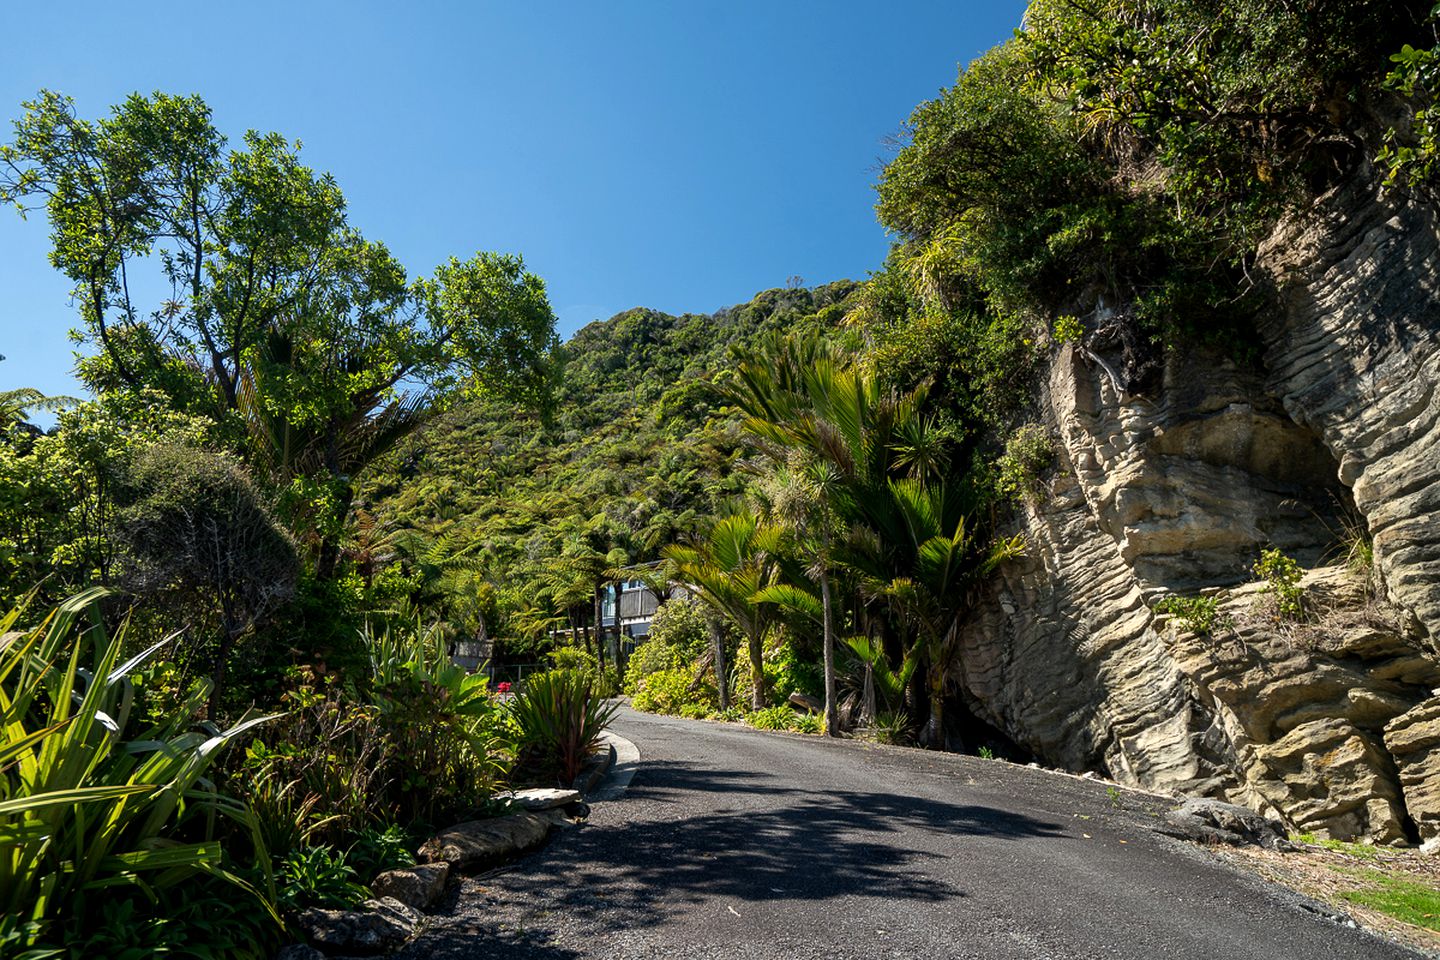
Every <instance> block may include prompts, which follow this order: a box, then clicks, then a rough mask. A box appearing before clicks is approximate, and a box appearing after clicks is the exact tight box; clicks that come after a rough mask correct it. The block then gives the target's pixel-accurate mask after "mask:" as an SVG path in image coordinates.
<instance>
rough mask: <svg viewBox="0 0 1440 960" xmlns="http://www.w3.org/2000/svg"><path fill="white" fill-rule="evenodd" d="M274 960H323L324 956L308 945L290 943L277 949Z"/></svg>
mask: <svg viewBox="0 0 1440 960" xmlns="http://www.w3.org/2000/svg"><path fill="white" fill-rule="evenodd" d="M275 960H325V954H323V953H321V952H320V951H319V950H316V949H315V948H314V947H312V946H310V944H308V943H291V944H287V945H286V946H283V947H281V948H280V949H279V951H278V952H277V953H276V954H275Z"/></svg>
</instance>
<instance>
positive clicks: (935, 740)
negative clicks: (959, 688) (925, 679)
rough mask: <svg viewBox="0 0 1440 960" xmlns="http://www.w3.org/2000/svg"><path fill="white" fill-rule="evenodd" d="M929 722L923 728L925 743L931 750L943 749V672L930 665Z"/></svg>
mask: <svg viewBox="0 0 1440 960" xmlns="http://www.w3.org/2000/svg"><path fill="white" fill-rule="evenodd" d="M929 672H930V722H929V723H928V724H926V726H925V742H926V746H928V747H929V748H930V749H931V750H944V749H945V672H944V671H943V670H941V669H940V668H939V667H938V666H937V665H935V664H933V663H932V664H930V670H929Z"/></svg>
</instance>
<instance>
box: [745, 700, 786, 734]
mask: <svg viewBox="0 0 1440 960" xmlns="http://www.w3.org/2000/svg"><path fill="white" fill-rule="evenodd" d="M798 717H799V714H797V713H796V712H795V711H794V710H792V709H791V708H790V707H785V706H780V707H767V708H765V709H764V710H756V711H755V712H754V713H752V714H750V715H749V716H747V717H746V718H745V722H746V723H748V724H750V726H752V727H754V728H755V729H756V730H793V729H795V723H796V720H797V719H798Z"/></svg>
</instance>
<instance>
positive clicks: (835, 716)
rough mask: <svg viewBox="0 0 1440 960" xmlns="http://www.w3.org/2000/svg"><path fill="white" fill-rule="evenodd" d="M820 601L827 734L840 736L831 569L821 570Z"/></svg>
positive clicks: (828, 735)
mask: <svg viewBox="0 0 1440 960" xmlns="http://www.w3.org/2000/svg"><path fill="white" fill-rule="evenodd" d="M820 602H821V606H822V607H823V608H824V615H825V624H824V634H825V735H826V736H827V737H838V736H840V716H839V712H838V711H837V709H836V704H835V618H834V614H833V612H832V611H831V609H830V571H829V569H827V568H824V567H822V568H821V570H820Z"/></svg>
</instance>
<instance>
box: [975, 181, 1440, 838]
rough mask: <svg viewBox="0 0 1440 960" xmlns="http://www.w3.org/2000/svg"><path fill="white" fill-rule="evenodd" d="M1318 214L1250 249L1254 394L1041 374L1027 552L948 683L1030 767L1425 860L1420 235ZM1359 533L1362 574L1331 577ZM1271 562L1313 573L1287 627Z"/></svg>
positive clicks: (1065, 364)
mask: <svg viewBox="0 0 1440 960" xmlns="http://www.w3.org/2000/svg"><path fill="white" fill-rule="evenodd" d="M1319 210H1320V213H1321V215H1320V216H1318V217H1316V218H1313V219H1310V220H1308V221H1307V222H1306V224H1305V225H1304V226H1303V227H1293V228H1288V229H1286V230H1283V231H1280V232H1277V234H1276V235H1275V237H1274V238H1272V240H1271V242H1270V243H1269V244H1268V245H1267V247H1266V248H1265V250H1264V251H1263V261H1264V263H1265V264H1266V265H1267V269H1268V270H1269V273H1270V275H1271V276H1272V277H1274V278H1275V279H1276V282H1277V283H1278V284H1279V285H1280V288H1281V290H1282V303H1283V309H1282V310H1280V311H1279V312H1278V313H1277V314H1276V315H1275V316H1274V317H1273V318H1271V319H1270V320H1268V321H1267V325H1266V326H1265V328H1264V329H1263V330H1262V336H1263V339H1264V344H1265V353H1264V360H1263V364H1262V365H1261V366H1262V369H1260V370H1257V371H1249V370H1246V369H1242V368H1240V367H1237V366H1236V365H1235V364H1232V363H1230V362H1228V361H1226V360H1225V359H1224V358H1223V357H1221V356H1218V355H1202V354H1192V355H1186V356H1176V355H1174V353H1175V352H1174V351H1172V352H1171V353H1172V355H1171V356H1170V357H1169V359H1168V360H1167V363H1166V367H1165V369H1164V371H1163V373H1162V376H1161V378H1160V379H1161V382H1160V384H1159V386H1158V387H1156V388H1154V389H1151V390H1149V391H1147V395H1146V396H1132V395H1130V394H1128V393H1126V392H1125V391H1124V389H1123V386H1122V385H1121V384H1120V383H1118V382H1117V378H1115V377H1114V376H1113V375H1112V373H1111V371H1112V370H1113V369H1114V367H1113V364H1110V363H1107V362H1106V360H1105V358H1104V357H1097V356H1095V355H1093V354H1089V353H1088V352H1087V351H1086V350H1084V348H1079V347H1075V346H1070V347H1066V348H1064V349H1063V350H1062V351H1061V352H1060V354H1059V355H1058V357H1057V358H1056V359H1055V360H1054V362H1053V363H1052V364H1051V367H1050V370H1049V373H1048V382H1047V383H1046V384H1045V389H1044V390H1043V396H1044V400H1043V403H1042V406H1043V407H1044V413H1045V416H1046V419H1047V420H1048V421H1049V422H1050V424H1051V426H1052V428H1053V429H1054V430H1055V433H1056V435H1057V437H1058V439H1059V444H1058V447H1059V449H1058V456H1057V464H1056V470H1055V472H1054V477H1053V480H1052V481H1051V484H1050V489H1049V490H1048V491H1047V495H1046V496H1045V497H1044V498H1043V502H1041V503H1038V504H1036V505H1033V506H1031V507H1029V508H1027V509H1026V511H1025V512H1024V516H1023V518H1022V519H1021V520H1020V523H1021V526H1022V528H1023V531H1024V533H1025V535H1026V538H1027V540H1028V543H1029V555H1028V557H1027V559H1026V560H1025V561H1024V562H1022V563H1018V564H1014V565H1012V566H1011V567H1010V568H1009V569H1007V570H1006V571H1004V573H1003V574H1002V575H1001V576H999V577H997V578H996V580H995V582H994V583H993V584H992V585H991V588H990V590H991V595H990V596H989V597H988V598H987V600H986V602H984V603H982V604H981V605H980V608H979V610H978V612H977V615H976V616H975V617H974V619H973V620H972V622H971V623H970V624H969V625H968V628H967V629H966V631H965V634H964V638H963V645H964V651H963V654H964V655H963V657H962V659H961V662H962V664H963V666H962V668H961V673H960V675H958V676H957V677H956V678H955V679H956V682H957V686H958V688H959V689H960V691H961V694H962V696H963V697H964V699H965V700H966V702H967V704H968V705H969V706H970V708H971V709H972V710H973V711H974V712H976V713H977V714H978V715H980V716H981V717H983V718H984V719H986V720H988V721H989V722H991V723H993V724H994V725H995V726H996V727H998V728H1000V729H1001V730H1003V731H1005V732H1006V733H1007V734H1008V735H1010V736H1011V737H1012V738H1013V739H1014V740H1015V741H1016V742H1018V743H1020V744H1021V745H1023V746H1025V747H1026V748H1028V749H1030V750H1032V751H1033V752H1034V753H1036V754H1037V755H1038V756H1040V757H1042V758H1044V759H1046V760H1048V761H1049V762H1052V763H1056V764H1059V765H1062V766H1065V767H1067V768H1070V769H1103V770H1105V771H1107V772H1108V773H1109V774H1110V775H1112V776H1114V777H1115V778H1116V779H1118V780H1121V781H1123V782H1128V783H1133V784H1136V785H1139V786H1145V787H1149V788H1152V789H1162V790H1174V791H1177V792H1184V793H1191V794H1203V795H1210V796H1216V797H1220V798H1224V799H1228V800H1232V801H1235V802H1239V803H1244V804H1246V805H1248V806H1251V807H1253V808H1255V809H1258V810H1261V811H1262V812H1265V813H1269V814H1274V815H1278V816H1280V817H1281V818H1282V819H1284V820H1285V821H1286V822H1287V823H1288V824H1290V825H1291V826H1292V827H1294V828H1295V829H1297V830H1301V831H1307V832H1315V833H1319V834H1321V835H1325V836H1333V837H1337V838H1347V839H1348V838H1353V837H1369V838H1373V839H1375V840H1378V841H1382V842H1392V841H1400V840H1404V839H1407V838H1408V839H1425V838H1429V837H1431V836H1436V835H1440V698H1433V697H1432V691H1433V690H1434V688H1436V687H1437V686H1440V657H1437V656H1436V645H1435V638H1436V637H1440V396H1437V393H1436V385H1437V383H1440V289H1437V286H1440V256H1437V254H1440V227H1437V222H1436V218H1435V215H1434V213H1433V212H1432V211H1431V210H1430V209H1429V208H1427V207H1423V206H1420V205H1407V204H1404V203H1400V202H1397V201H1394V200H1388V199H1386V198H1383V197H1379V196H1377V195H1376V193H1375V192H1374V191H1373V190H1372V191H1363V190H1355V191H1350V192H1342V193H1337V194H1335V195H1333V196H1330V197H1327V198H1325V199H1324V200H1323V201H1322V203H1321V205H1320V207H1319ZM1357 525H1358V526H1360V527H1363V528H1366V529H1367V530H1368V532H1369V534H1370V535H1371V536H1372V537H1373V543H1374V551H1375V570H1374V576H1373V577H1367V576H1366V575H1365V573H1364V572H1358V573H1357V572H1355V571H1353V570H1351V569H1347V567H1346V566H1345V564H1344V558H1343V557H1339V556H1338V553H1339V552H1340V551H1339V549H1338V547H1339V544H1340V542H1341V541H1342V540H1343V539H1344V535H1345V529H1346V527H1347V526H1350V527H1354V526H1357ZM1272 546H1273V547H1278V548H1279V549H1281V550H1283V551H1284V552H1285V553H1286V554H1288V555H1290V556H1293V557H1295V558H1296V559H1297V560H1299V561H1300V563H1301V564H1302V565H1304V566H1306V567H1308V568H1312V569H1311V570H1310V572H1309V573H1308V574H1307V576H1306V579H1305V581H1304V587H1305V595H1306V598H1307V600H1306V602H1307V604H1308V614H1309V616H1308V622H1306V623H1303V624H1297V623H1291V622H1288V621H1286V620H1285V619H1283V618H1280V617H1278V616H1277V615H1276V613H1275V611H1274V604H1273V600H1272V599H1271V598H1270V597H1269V595H1268V594H1266V592H1265V591H1264V589H1263V588H1262V587H1261V586H1260V585H1257V584H1247V581H1250V580H1252V579H1253V574H1251V573H1250V572H1249V570H1250V567H1251V564H1253V562H1254V561H1255V559H1256V557H1257V556H1258V554H1259V552H1260V550H1261V549H1262V548H1265V547H1272ZM1326 563H1330V564H1332V566H1328V567H1327V566H1325V564H1326ZM1200 593H1204V594H1207V595H1211V596H1213V597H1214V598H1215V599H1216V601H1217V604H1218V607H1217V611H1216V618H1217V621H1216V622H1217V625H1216V626H1213V627H1211V629H1209V630H1208V631H1205V632H1198V633H1197V632H1193V631H1190V630H1186V629H1184V626H1186V623H1185V622H1183V621H1178V620H1177V619H1176V618H1167V617H1164V616H1161V615H1158V614H1157V613H1156V612H1155V610H1154V607H1155V604H1156V602H1157V601H1158V600H1160V599H1161V598H1163V597H1165V596H1167V595H1170V594H1180V595H1195V594H1200Z"/></svg>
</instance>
